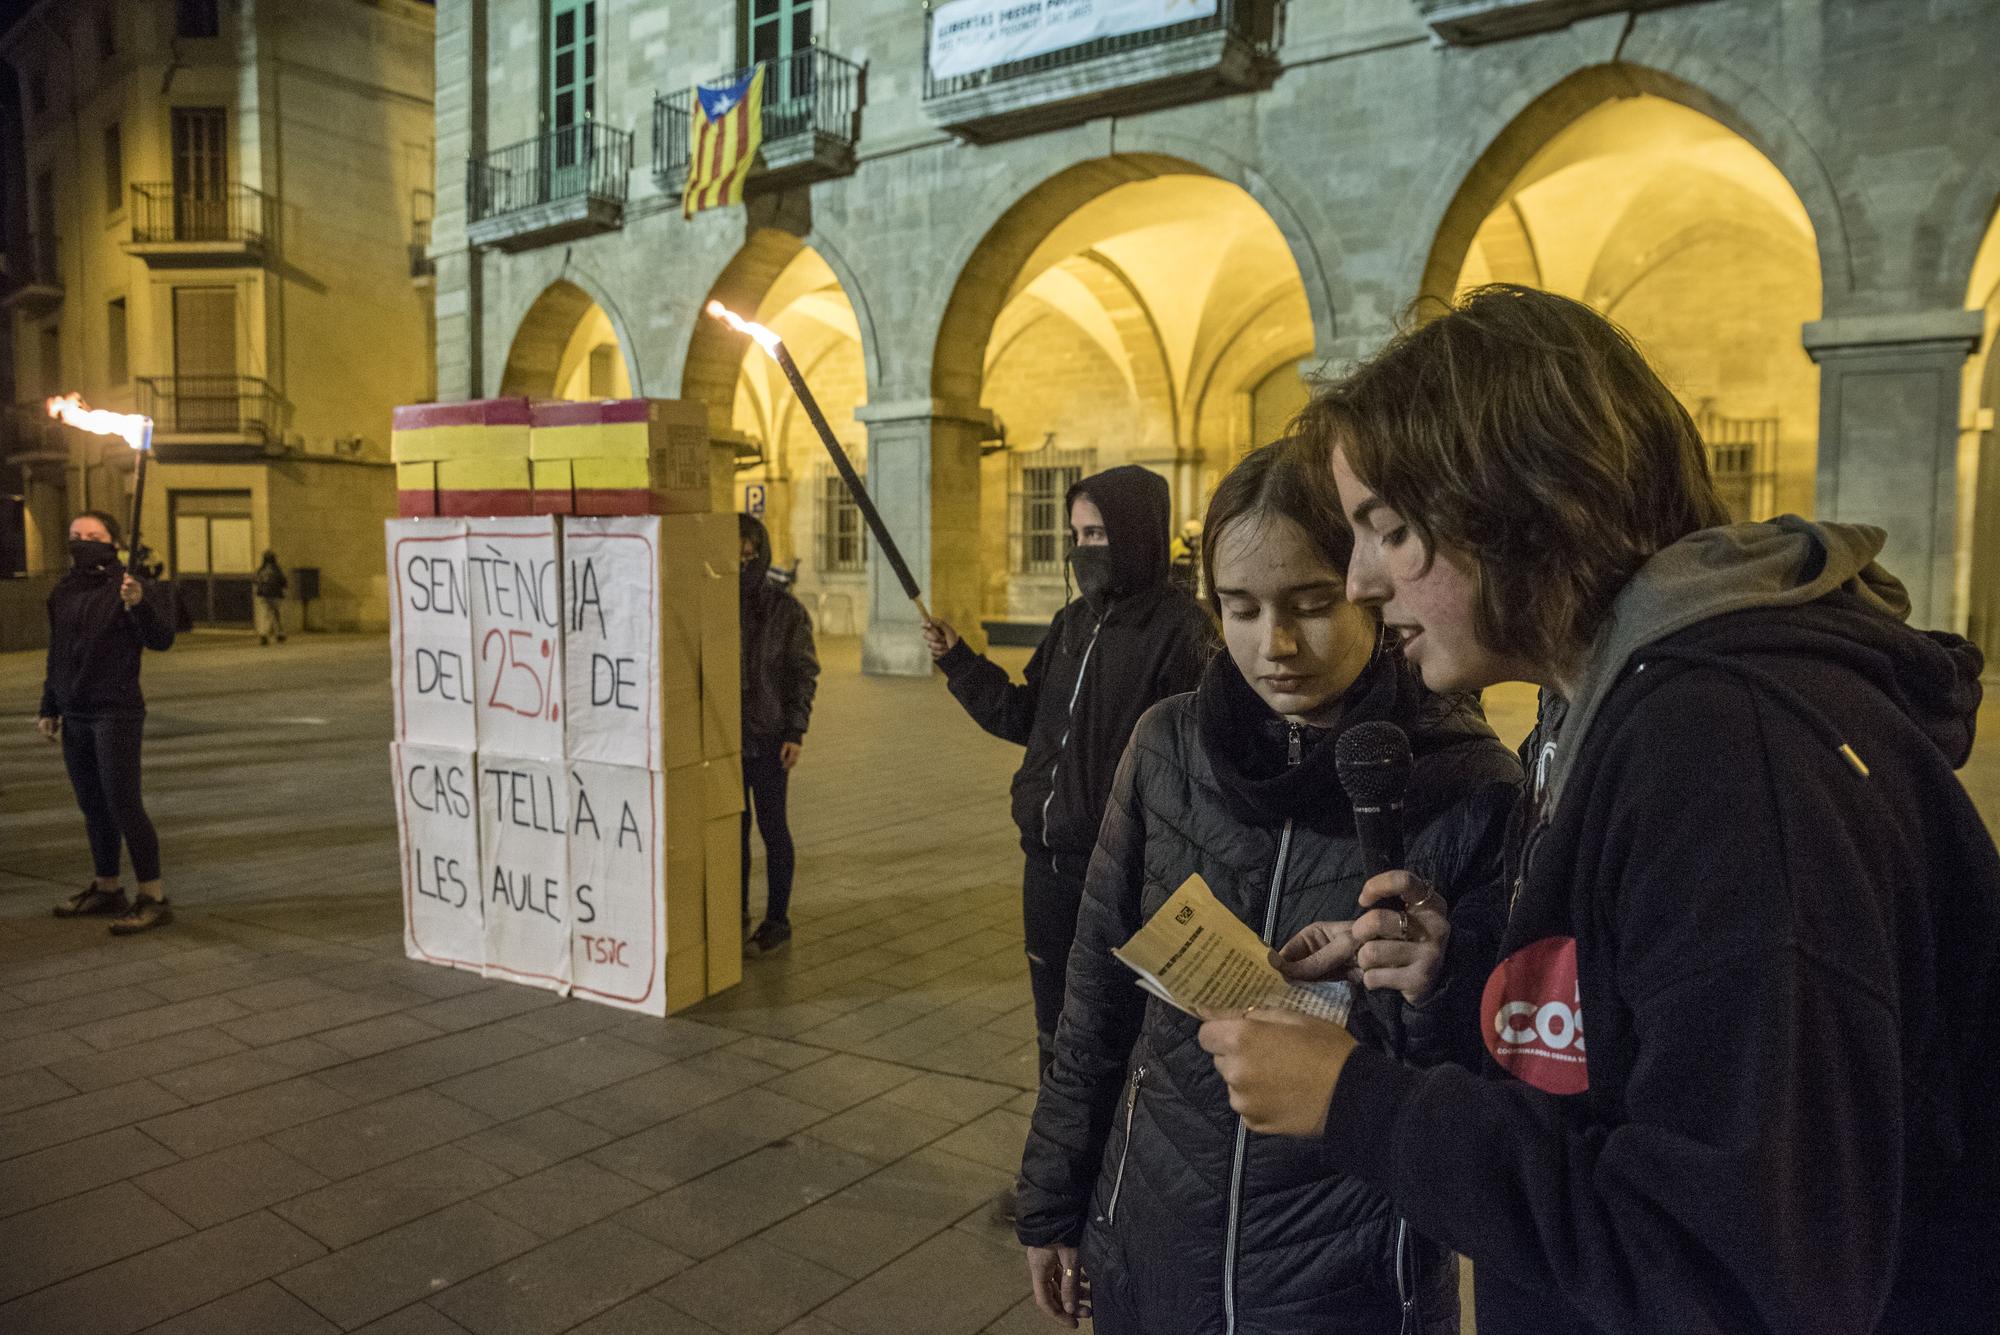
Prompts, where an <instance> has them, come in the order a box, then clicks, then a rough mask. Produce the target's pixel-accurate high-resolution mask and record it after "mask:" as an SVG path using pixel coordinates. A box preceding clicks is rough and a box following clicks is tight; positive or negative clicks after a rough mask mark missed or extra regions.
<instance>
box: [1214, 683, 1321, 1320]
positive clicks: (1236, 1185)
mask: <svg viewBox="0 0 2000 1335" xmlns="http://www.w3.org/2000/svg"><path fill="white" fill-rule="evenodd" d="M1303 749H1304V740H1303V734H1302V733H1301V731H1300V727H1299V725H1298V724H1296V723H1293V724H1291V725H1289V727H1288V729H1287V731H1286V734H1285V763H1286V764H1287V765H1296V764H1298V763H1299V759H1300V753H1301V751H1302V750H1303ZM1291 853H1292V823H1291V822H1290V821H1289V820H1288V821H1286V822H1285V828H1284V830H1283V832H1282V833H1280V834H1279V835H1278V861H1277V865H1276V866H1274V867H1272V868H1271V894H1270V897H1269V899H1268V901H1267V902H1266V903H1265V905H1264V931H1263V939H1264V944H1265V945H1267V946H1268V945H1270V944H1271V936H1272V934H1273V933H1275V932H1276V931H1277V930H1278V899H1279V897H1280V896H1282V895H1283V894H1284V890H1285V862H1286V860H1287V859H1289V858H1290V857H1291ZM1249 1139H1250V1129H1249V1128H1248V1127H1246V1126H1245V1125H1244V1124H1243V1119H1242V1118H1241V1117H1238V1118H1237V1119H1236V1151H1235V1153H1234V1154H1233V1155H1231V1156H1230V1160H1229V1229H1228V1232H1226V1233H1225V1234H1224V1235H1223V1243H1222V1321H1223V1326H1222V1329H1223V1332H1224V1335H1236V1231H1237V1228H1238V1226H1239V1225H1240V1224H1241V1223H1242V1221H1243V1152H1244V1149H1245V1148H1246V1147H1247V1145H1248V1143H1249Z"/></svg>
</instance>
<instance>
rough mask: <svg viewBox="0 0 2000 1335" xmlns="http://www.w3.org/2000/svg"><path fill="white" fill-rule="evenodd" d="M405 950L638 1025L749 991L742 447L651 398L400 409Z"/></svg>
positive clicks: (398, 606)
mask: <svg viewBox="0 0 2000 1335" xmlns="http://www.w3.org/2000/svg"><path fill="white" fill-rule="evenodd" d="M392 442H393V451H394V456H395V461H396V474H397V491H398V499H399V509H400V512H401V514H402V516H403V517H402V518H401V519H397V520H391V521H389V524H388V557H389V582H390V591H391V596H392V607H393V618H394V620H393V630H392V649H393V656H394V680H393V684H394V689H395V695H396V743H395V745H394V753H395V761H396V772H397V790H398V791H397V798H398V816H399V825H400V829H401V833H402V852H403V882H404V885H403V892H404V904H405V913H404V945H405V950H406V953H408V954H409V955H410V956H411V957H412V958H416V959H425V960H430V961H432V962H435V963H439V964H446V965H450V966H454V967H458V968H465V969H472V970H475V971H478V972H480V973H482V974H485V975H487V976H489V977H498V978H507V979H511V980H514V981H517V982H522V983H527V984H531V985H535V986H541V987H549V988H553V989H555V990H557V991H562V992H565V993H570V994H574V995H576V996H580V997H588V998H591V999H595V1000H599V1001H604V1002H606V1003H608V1004H613V1005H620V1006H627V1007H630V1008H632V1009H636V1010H642V1011H646V1012H649V1013H652V1014H656V1015H657V1014H663V1013H665V1012H666V1011H668V1010H678V1009H681V1008H683V1007H685V1006H688V1005H691V1004H693V1003H694V1002H697V1001H699V1000H701V999H702V998H703V997H706V996H711V995H713V994H715V993H717V992H720V991H722V990H723V989H725V988H727V987H730V986H733V985H734V984H735V983H736V982H738V981H739V980H740V979H741V976H742V953H741V952H742V937H741V931H740V922H741V918H740V913H741V906H740V901H739V894H740V886H741V880H740V877H741V866H740V852H739V848H740V843H739V839H740V831H739V821H740V819H741V812H742V810H743V781H742V759H741V751H742V734H741V706H742V700H741V675H740V667H739V662H740V658H739V645H738V633H737V578H736V571H737V568H738V555H737V550H738V539H737V532H736V524H737V521H736V517H735V514H734V512H733V507H732V505H731V482H732V475H733V467H732V463H731V458H732V451H731V450H730V448H729V446H727V445H720V446H718V445H715V444H713V443H712V442H711V440H710V436H709V430H708V418H707V413H706V410H705V409H703V408H702V407H701V406H700V405H698V404H691V403H681V402H673V401H668V400H660V399H628V400H613V401H596V402H585V403H572V402H560V403H530V402H529V401H528V400H526V399H514V398H509V399H484V400H478V401H474V402H468V403H450V404H420V405H414V406H411V407H405V408H398V409H397V410H396V412H395V429H394V433H393V436H392Z"/></svg>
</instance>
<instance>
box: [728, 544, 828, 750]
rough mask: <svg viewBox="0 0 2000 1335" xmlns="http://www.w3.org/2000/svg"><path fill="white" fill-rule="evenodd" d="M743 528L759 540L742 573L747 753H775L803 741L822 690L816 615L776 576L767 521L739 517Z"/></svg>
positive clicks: (740, 589) (745, 739) (744, 729)
mask: <svg viewBox="0 0 2000 1335" xmlns="http://www.w3.org/2000/svg"><path fill="white" fill-rule="evenodd" d="M738 530H739V532H741V533H742V534H743V536H745V537H747V538H749V539H751V541H752V542H754V543H755V544H756V554H755V555H754V556H751V557H749V558H748V559H747V560H745V561H744V562H743V567H742V569H741V571H740V572H739V575H738V578H739V580H740V587H739V590H738V593H739V598H738V612H739V614H740V615H741V618H742V632H743V754H744V755H746V756H775V755H776V754H778V749H779V748H780V747H781V746H783V745H784V744H785V743H787V742H803V741H804V740H805V736H806V729H807V728H809V727H811V726H812V709H813V696H814V695H815V694H816V693H817V692H818V690H819V657H818V655H817V654H815V653H814V652H813V633H812V615H811V614H810V613H808V612H807V611H806V609H805V604H803V603H801V602H800V601H799V600H798V599H797V598H796V597H794V596H793V595H792V593H791V591H790V590H789V589H781V588H779V587H778V586H777V585H776V584H775V583H773V582H772V580H771V535H770V532H769V531H768V530H766V529H765V527H764V524H763V521H761V520H759V519H756V518H754V517H753V516H750V515H739V516H738Z"/></svg>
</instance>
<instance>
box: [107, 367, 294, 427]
mask: <svg viewBox="0 0 2000 1335" xmlns="http://www.w3.org/2000/svg"><path fill="white" fill-rule="evenodd" d="M139 411H140V412H142V413H144V414H145V415H146V416H148V417H150V418H152V419H153V432H154V434H155V436H161V435H192V434H203V433H205V434H212V435H233V436H255V437H257V438H258V439H260V440H267V441H268V440H273V439H276V436H277V431H278V395H277V392H276V391H275V390H273V389H272V388H271V386H270V384H269V383H268V382H267V381H263V380H259V379H257V378H256V377H254V376H241V375H162V376H143V377H141V378H140V380H139Z"/></svg>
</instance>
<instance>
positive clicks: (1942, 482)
mask: <svg viewBox="0 0 2000 1335" xmlns="http://www.w3.org/2000/svg"><path fill="white" fill-rule="evenodd" d="M1981 318H1982V317H1981V314H1980V312H1978V311H1964V310H1942V311H1938V310H1933V311H1912V312H1906V313H1902V314H1890V315H1839V316H1833V317H1830V318H1828V319H1824V320H1816V321H1814V322H1813V323H1811V324H1808V325H1806V326H1805V329H1804V336H1805V348H1806V352H1807V353H1808V354H1810V355H1811V357H1812V359H1813V360H1814V361H1815V362H1818V363H1819V368H1820V369H1819V404H1820V408H1819V489H1818V516H1819V518H1821V519H1837V520H1841V521H1844V522H1847V523H1861V524H1874V525H1876V526H1878V527H1880V528H1883V529H1886V530H1887V531H1888V534H1889V541H1888V545H1887V546H1886V547H1885V548H1883V551H1882V558H1881V560H1882V564H1883V565H1884V566H1886V567H1887V568H1888V570H1889V572H1890V573H1891V574H1893V575H1895V576H1896V577H1897V578H1898V579H1900V580H1902V581H1903V583H1904V584H1905V585H1906V586H1907V587H1908V588H1909V591H1910V620H1911V622H1912V623H1913V624H1915V625H1918V626H1922V627H1926V628H1929V629H1936V630H1956V629H1963V627H1964V622H1965V609H1964V608H1963V607H1960V606H1959V605H1958V599H1957V597H1956V589H1957V580H1956V578H1955V571H1954V568H1953V567H1954V563H1955V561H1956V559H1957V554H1958V402H1959V393H1960V380H1961V376H1962V374H1963V372H1964V369H1965V359H1966V358H1967V357H1968V356H1970V355H1971V353H1972V352H1973V350H1974V349H1975V348H1977V347H1978V345H1979V338H1980V333H1981Z"/></svg>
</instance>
